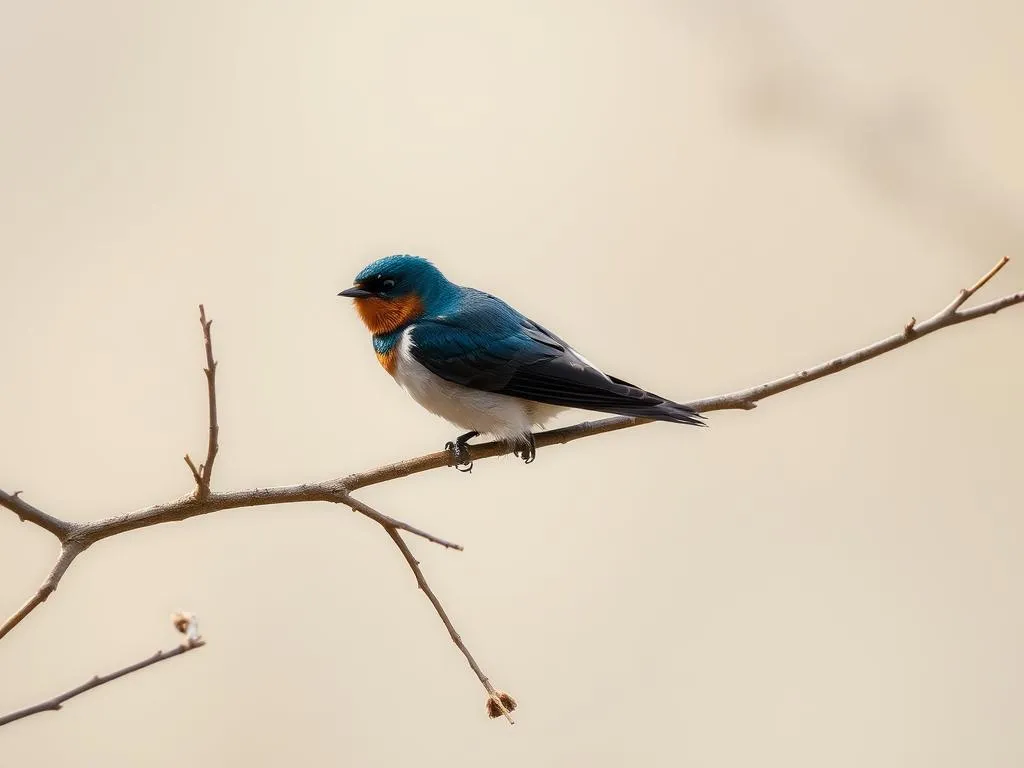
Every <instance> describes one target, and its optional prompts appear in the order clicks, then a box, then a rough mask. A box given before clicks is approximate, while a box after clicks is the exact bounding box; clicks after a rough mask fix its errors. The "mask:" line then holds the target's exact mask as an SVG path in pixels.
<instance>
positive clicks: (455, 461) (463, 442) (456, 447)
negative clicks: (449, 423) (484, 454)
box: [444, 431, 480, 472]
mask: <svg viewBox="0 0 1024 768" xmlns="http://www.w3.org/2000/svg"><path fill="white" fill-rule="evenodd" d="M479 435H480V433H479V432H475V431H474V432H467V433H466V434H464V435H459V436H458V437H456V438H455V442H452V441H451V440H449V441H448V442H447V443H445V444H444V449H445V450H446V451H448V452H450V453H451V455H452V466H453V467H455V468H456V469H457V470H459V472H472V471H473V460H472V459H471V458H469V446H468V445H467V443H468V441H470V440H472V439H473V438H474V437H478V436H479ZM463 466H465V469H463Z"/></svg>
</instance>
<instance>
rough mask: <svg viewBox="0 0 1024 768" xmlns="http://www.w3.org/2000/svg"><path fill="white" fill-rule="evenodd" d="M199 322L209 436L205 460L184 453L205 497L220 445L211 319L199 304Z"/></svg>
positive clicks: (200, 496) (208, 489)
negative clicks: (198, 463)
mask: <svg viewBox="0 0 1024 768" xmlns="http://www.w3.org/2000/svg"><path fill="white" fill-rule="evenodd" d="M199 324H200V325H201V326H202V327H203V347H204V348H205V349H206V368H204V369H203V372H204V373H205V374H206V391H207V400H208V402H209V413H210V437H209V441H208V442H207V446H206V461H204V462H203V463H202V464H200V465H199V466H198V467H196V465H195V462H193V461H192V457H191V456H189V455H188V454H187V453H186V454H185V463H186V464H188V468H189V469H190V470H191V471H192V478H193V479H194V480H195V481H196V496H197V497H198V498H200V499H205V498H206V497H208V496H209V495H210V478H211V477H213V462H214V460H215V459H216V458H217V451H218V449H219V447H220V443H219V440H218V439H219V437H220V425H219V424H218V423H217V361H216V360H214V359H213V337H212V336H211V335H210V327H211V326H212V325H213V320H207V319H206V308H205V307H204V306H203V305H202V304H200V305H199Z"/></svg>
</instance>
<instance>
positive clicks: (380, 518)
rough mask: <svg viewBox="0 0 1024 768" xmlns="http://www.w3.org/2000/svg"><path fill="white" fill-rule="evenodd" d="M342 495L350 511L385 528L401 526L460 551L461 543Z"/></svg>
mask: <svg viewBox="0 0 1024 768" xmlns="http://www.w3.org/2000/svg"><path fill="white" fill-rule="evenodd" d="M344 496H345V498H344V503H345V504H347V505H348V506H349V507H351V508H352V511H354V512H358V513H360V514H362V515H366V516H367V517H368V518H370V519H371V520H374V521H376V522H378V523H380V524H381V525H383V526H384V527H385V528H401V529H402V530H403V531H408V532H409V533H411V534H413V535H414V536H419V537H420V538H423V539H426V540H427V541H432V542H433V543H434V544H440V545H441V546H442V547H444V548H445V549H457V550H459V551H460V552H461V551H462V545H461V544H455V543H454V542H451V541H446V540H445V539H441V538H438V537H437V536H434V535H433V534H432V533H427V532H426V531H421V530H420V529H419V528H414V527H413V526H411V525H409V524H408V523H405V522H402V521H401V520H396V519H395V518H393V517H390V516H389V515H385V514H384V513H383V512H378V511H377V510H376V509H374V508H373V507H371V506H369V505H368V504H364V503H363V502H361V501H359V499H354V498H352V497H351V496H349V495H348V494H345V495H344Z"/></svg>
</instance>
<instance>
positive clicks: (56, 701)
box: [0, 614, 206, 726]
mask: <svg viewBox="0 0 1024 768" xmlns="http://www.w3.org/2000/svg"><path fill="white" fill-rule="evenodd" d="M171 618H172V621H174V623H175V626H176V628H177V629H178V631H179V632H181V633H182V634H183V635H184V636H185V638H184V640H182V643H181V645H179V646H178V647H177V648H172V649H171V650H169V651H157V652H156V653H154V654H153V655H152V656H150V657H149V658H147V659H143V660H142V661H139V662H136V663H135V664H129V665H128V666H127V667H122V668H121V669H119V670H117V671H116V672H111V673H110V674H107V675H95V676H93V677H92V678H90V679H89V680H87V681H86V682H84V683H82V684H81V685H80V686H78V687H77V688H72V689H71V690H70V691H65V692H64V693H62V694H59V695H57V696H54V697H53V698H52V699H47V700H46V701H43V702H40V703H39V704H34V705H32V706H31V707H25V708H24V709H19V710H17V711H16V712H11V713H10V714H7V715H2V716H0V726H2V725H7V724H8V723H13V722H14V721H15V720H21V719H22V718H23V717H28V716H29V715H37V714H39V713H40V712H56V711H58V710H59V709H61V708H62V707H63V706H64V702H66V701H68V700H70V699H73V698H75V696H78V695H80V694H83V693H85V692H86V691H91V690H92V689H93V688H98V687H100V686H101V685H105V684H106V683H109V682H111V681H112V680H117V679H118V678H119V677H124V676H125V675H130V674H131V673H132V672H138V671H139V670H140V669H145V668H146V667H149V666H152V665H153V664H156V663H158V662H161V661H167V660H168V659H173V658H174V657H175V656H181V655H182V654H184V653H188V652H189V651H191V650H194V649H196V648H202V647H203V646H204V645H206V642H205V641H204V640H203V639H202V638H201V637H199V633H198V630H197V628H196V623H195V617H194V616H192V615H191V614H175V616H172V617H171Z"/></svg>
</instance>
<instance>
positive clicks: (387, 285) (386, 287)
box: [380, 280, 395, 293]
mask: <svg viewBox="0 0 1024 768" xmlns="http://www.w3.org/2000/svg"><path fill="white" fill-rule="evenodd" d="M394 287H395V281H394V280H385V281H384V282H383V283H381V284H380V289H381V290H382V291H384V292H385V293H386V292H388V291H390V290H391V289H392V288H394Z"/></svg>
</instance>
